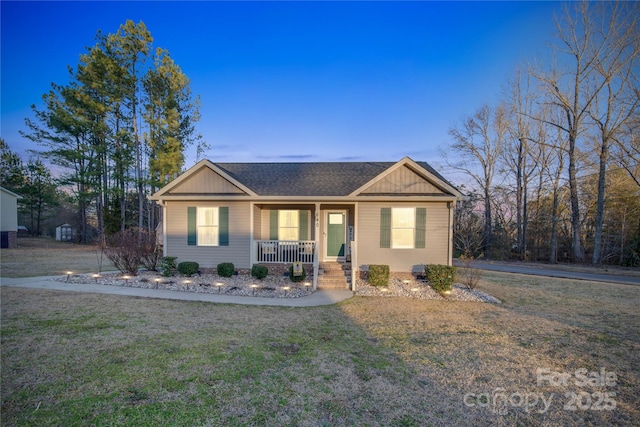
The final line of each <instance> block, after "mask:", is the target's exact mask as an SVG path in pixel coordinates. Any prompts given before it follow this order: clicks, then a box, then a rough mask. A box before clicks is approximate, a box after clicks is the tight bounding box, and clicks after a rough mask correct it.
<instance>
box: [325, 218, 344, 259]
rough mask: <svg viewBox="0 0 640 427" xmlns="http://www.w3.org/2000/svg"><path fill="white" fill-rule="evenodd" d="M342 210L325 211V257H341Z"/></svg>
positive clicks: (342, 245)
mask: <svg viewBox="0 0 640 427" xmlns="http://www.w3.org/2000/svg"><path fill="white" fill-rule="evenodd" d="M344 231H345V214H344V212H328V213H327V257H331V258H333V257H343V256H344V245H345V237H344Z"/></svg>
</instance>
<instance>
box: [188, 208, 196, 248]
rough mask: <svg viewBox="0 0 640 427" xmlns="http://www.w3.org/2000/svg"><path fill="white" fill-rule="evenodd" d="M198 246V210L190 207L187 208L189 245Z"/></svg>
mask: <svg viewBox="0 0 640 427" xmlns="http://www.w3.org/2000/svg"><path fill="white" fill-rule="evenodd" d="M197 244H198V232H197V229H196V208H195V207H194V206H189V207H188V208H187V245H189V246H195V245H197Z"/></svg>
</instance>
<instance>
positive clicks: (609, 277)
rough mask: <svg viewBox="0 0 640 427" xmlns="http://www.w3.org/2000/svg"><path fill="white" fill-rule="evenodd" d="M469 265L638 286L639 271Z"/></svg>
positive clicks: (519, 264)
mask: <svg viewBox="0 0 640 427" xmlns="http://www.w3.org/2000/svg"><path fill="white" fill-rule="evenodd" d="M453 265H455V266H456V267H463V266H464V264H463V263H462V262H461V261H459V260H457V259H454V260H453ZM471 265H472V266H473V267H475V268H479V269H481V270H491V271H500V272H503V273H516V274H531V275H534V276H547V277H561V278H564V279H576V280H590V281H594V282H607V283H619V284H623V285H635V286H640V271H639V270H637V269H636V270H631V269H630V270H623V269H607V268H604V267H591V266H572V265H567V266H565V265H552V264H534V263H522V262H517V263H516V262H513V263H512V262H500V261H477V260H476V261H472V262H471Z"/></svg>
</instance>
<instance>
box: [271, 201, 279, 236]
mask: <svg viewBox="0 0 640 427" xmlns="http://www.w3.org/2000/svg"><path fill="white" fill-rule="evenodd" d="M269 240H278V210H277V209H272V210H271V211H269Z"/></svg>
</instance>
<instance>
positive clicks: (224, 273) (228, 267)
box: [216, 262, 236, 277]
mask: <svg viewBox="0 0 640 427" xmlns="http://www.w3.org/2000/svg"><path fill="white" fill-rule="evenodd" d="M216 269H217V270H218V276H220V277H231V276H233V273H234V272H235V270H236V268H235V266H234V265H233V263H232V262H221V263H220V264H218V267H217V268H216Z"/></svg>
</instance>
